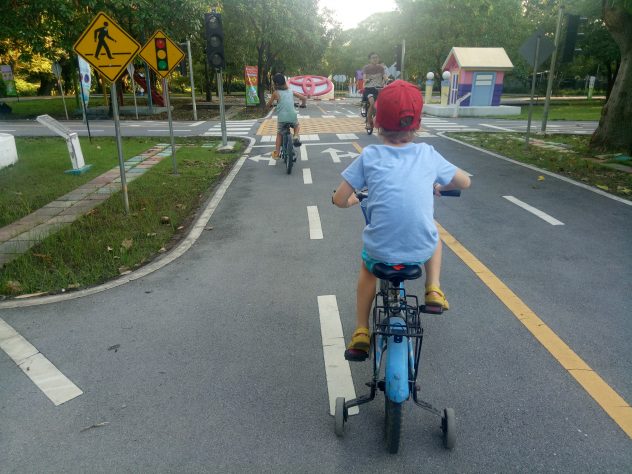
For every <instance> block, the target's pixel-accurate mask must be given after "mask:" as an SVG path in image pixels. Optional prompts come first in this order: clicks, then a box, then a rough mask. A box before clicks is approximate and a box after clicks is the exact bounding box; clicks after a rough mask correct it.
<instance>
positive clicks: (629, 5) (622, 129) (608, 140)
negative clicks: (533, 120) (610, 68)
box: [590, 0, 632, 154]
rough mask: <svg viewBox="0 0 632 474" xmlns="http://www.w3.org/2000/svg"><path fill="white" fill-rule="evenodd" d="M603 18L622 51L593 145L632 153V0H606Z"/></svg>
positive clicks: (603, 0)
mask: <svg viewBox="0 0 632 474" xmlns="http://www.w3.org/2000/svg"><path fill="white" fill-rule="evenodd" d="M602 11H603V20H604V23H605V24H606V28H608V31H609V32H610V34H611V35H612V38H613V39H614V41H615V42H616V43H617V45H618V46H619V50H620V51H621V62H620V64H619V70H618V72H617V77H616V79H615V82H614V85H613V86H612V92H611V93H610V96H609V97H608V102H606V105H605V106H604V108H603V109H602V111H601V119H600V120H599V126H598V127H597V130H595V133H594V134H593V136H592V137H591V140H590V145H591V147H593V148H596V149H601V150H625V151H627V152H628V153H629V154H632V133H630V123H632V26H631V25H632V0H602Z"/></svg>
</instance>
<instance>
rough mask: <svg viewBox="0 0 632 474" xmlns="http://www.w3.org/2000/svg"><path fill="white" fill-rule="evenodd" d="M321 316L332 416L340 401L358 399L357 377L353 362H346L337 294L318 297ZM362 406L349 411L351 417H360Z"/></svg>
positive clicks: (321, 331)
mask: <svg viewBox="0 0 632 474" xmlns="http://www.w3.org/2000/svg"><path fill="white" fill-rule="evenodd" d="M318 313H319V314H320V335H321V338H322V341H323V357H324V359H325V375H326V378H327V392H328V394H329V414H330V415H332V416H334V415H335V412H336V398H337V397H345V400H352V399H354V398H356V393H355V388H354V386H353V378H352V377H351V368H350V367H349V362H347V361H346V360H345V357H344V352H345V338H344V335H343V333H342V323H341V322H340V313H339V312H338V303H337V302H336V295H323V296H319V297H318ZM359 411H360V410H359V408H358V407H353V408H350V409H349V415H357V414H358V413H359Z"/></svg>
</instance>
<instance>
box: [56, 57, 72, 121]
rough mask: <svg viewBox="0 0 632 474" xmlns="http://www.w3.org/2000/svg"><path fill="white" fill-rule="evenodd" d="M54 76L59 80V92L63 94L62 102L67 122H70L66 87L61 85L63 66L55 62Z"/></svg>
mask: <svg viewBox="0 0 632 474" xmlns="http://www.w3.org/2000/svg"><path fill="white" fill-rule="evenodd" d="M52 70H53V74H54V75H55V77H56V78H57V85H58V86H59V92H61V101H62V103H63V104H64V112H66V120H68V109H67V108H66V98H65V97H64V87H63V86H62V85H61V65H60V64H59V63H58V62H57V61H55V62H54V63H53V67H52Z"/></svg>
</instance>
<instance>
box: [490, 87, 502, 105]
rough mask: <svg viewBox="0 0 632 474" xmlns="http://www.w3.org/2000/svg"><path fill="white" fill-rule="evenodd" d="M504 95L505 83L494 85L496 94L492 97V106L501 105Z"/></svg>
mask: <svg viewBox="0 0 632 474" xmlns="http://www.w3.org/2000/svg"><path fill="white" fill-rule="evenodd" d="M502 93H503V83H502V82H501V83H500V84H498V83H496V84H495V85H494V94H493V95H492V105H500V95H501V94H502Z"/></svg>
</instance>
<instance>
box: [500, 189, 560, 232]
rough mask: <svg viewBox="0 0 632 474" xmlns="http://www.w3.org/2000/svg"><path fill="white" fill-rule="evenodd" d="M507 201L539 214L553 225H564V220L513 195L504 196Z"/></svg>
mask: <svg viewBox="0 0 632 474" xmlns="http://www.w3.org/2000/svg"><path fill="white" fill-rule="evenodd" d="M503 197H504V198H505V199H506V200H507V201H509V202H513V203H514V204H515V205H516V206H520V207H521V208H523V209H524V210H525V211H529V212H530V213H531V214H534V215H536V216H538V217H539V218H540V219H542V220H544V221H546V222H548V223H549V224H551V225H564V223H563V222H560V221H558V220H557V219H555V218H554V217H551V216H549V215H548V214H547V213H546V212H542V211H541V210H539V209H536V208H535V207H533V206H530V205H529V204H527V203H525V202H522V201H521V200H520V199H517V198H515V197H513V196H503Z"/></svg>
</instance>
